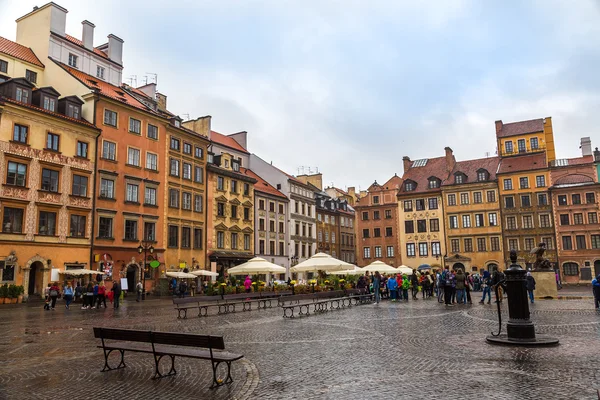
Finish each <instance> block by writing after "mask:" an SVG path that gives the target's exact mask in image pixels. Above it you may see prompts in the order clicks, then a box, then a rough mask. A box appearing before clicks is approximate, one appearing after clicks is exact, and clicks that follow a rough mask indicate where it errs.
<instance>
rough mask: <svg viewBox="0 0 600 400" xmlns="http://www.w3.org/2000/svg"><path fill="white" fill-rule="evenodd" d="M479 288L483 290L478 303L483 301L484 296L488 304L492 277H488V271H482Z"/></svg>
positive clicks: (490, 297)
mask: <svg viewBox="0 0 600 400" xmlns="http://www.w3.org/2000/svg"><path fill="white" fill-rule="evenodd" d="M481 289H482V290H483V297H482V298H481V301H480V302H479V304H484V303H485V297H486V296H487V298H488V304H490V303H491V301H492V294H491V291H492V278H491V277H490V273H489V272H488V271H483V277H482V278H481Z"/></svg>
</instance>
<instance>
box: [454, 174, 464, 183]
mask: <svg viewBox="0 0 600 400" xmlns="http://www.w3.org/2000/svg"><path fill="white" fill-rule="evenodd" d="M464 178H465V176H464V175H463V174H456V175H454V183H464V181H465V179H464Z"/></svg>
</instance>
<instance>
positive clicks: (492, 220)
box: [488, 213, 498, 226]
mask: <svg viewBox="0 0 600 400" xmlns="http://www.w3.org/2000/svg"><path fill="white" fill-rule="evenodd" d="M488 223H489V224H490V226H497V225H498V215H497V214H496V213H489V214H488Z"/></svg>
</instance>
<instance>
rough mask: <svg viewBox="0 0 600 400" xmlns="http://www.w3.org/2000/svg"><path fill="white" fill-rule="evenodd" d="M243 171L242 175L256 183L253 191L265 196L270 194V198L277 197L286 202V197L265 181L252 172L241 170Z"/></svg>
mask: <svg viewBox="0 0 600 400" xmlns="http://www.w3.org/2000/svg"><path fill="white" fill-rule="evenodd" d="M243 169H244V170H245V171H244V173H245V174H246V175H248V176H250V177H252V178H254V179H256V180H257V181H258V182H257V183H255V184H254V190H256V191H257V192H261V193H266V194H270V195H272V196H277V197H281V198H283V199H286V200H287V197H286V196H285V195H284V194H283V193H281V192H280V191H279V190H277V189H276V188H275V187H273V186H271V185H270V184H269V183H268V182H267V181H265V180H264V179H263V178H261V177H260V176H258V175H256V174H255V173H254V171H252V170H249V169H246V168H243Z"/></svg>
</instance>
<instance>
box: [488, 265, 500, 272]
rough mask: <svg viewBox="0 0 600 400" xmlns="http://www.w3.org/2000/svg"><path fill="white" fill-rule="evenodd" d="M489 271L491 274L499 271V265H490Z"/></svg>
mask: <svg viewBox="0 0 600 400" xmlns="http://www.w3.org/2000/svg"><path fill="white" fill-rule="evenodd" d="M487 269H488V272H489V273H490V274H493V273H494V272H496V271H497V270H498V264H494V263H490V264H488V266H487Z"/></svg>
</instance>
